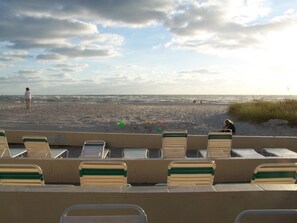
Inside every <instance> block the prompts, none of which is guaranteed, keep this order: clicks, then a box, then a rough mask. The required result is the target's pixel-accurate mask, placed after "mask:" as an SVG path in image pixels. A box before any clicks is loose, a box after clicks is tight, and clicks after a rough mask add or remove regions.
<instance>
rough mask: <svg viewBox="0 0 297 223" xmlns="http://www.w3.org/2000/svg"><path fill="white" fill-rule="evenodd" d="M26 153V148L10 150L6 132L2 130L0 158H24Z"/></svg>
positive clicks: (0, 134)
mask: <svg viewBox="0 0 297 223" xmlns="http://www.w3.org/2000/svg"><path fill="white" fill-rule="evenodd" d="M26 152H27V150H26V149H24V148H9V145H8V142H7V138H6V134H5V131H4V130H3V129H0V158H15V157H22V156H23V155H24V154H25V153H26Z"/></svg>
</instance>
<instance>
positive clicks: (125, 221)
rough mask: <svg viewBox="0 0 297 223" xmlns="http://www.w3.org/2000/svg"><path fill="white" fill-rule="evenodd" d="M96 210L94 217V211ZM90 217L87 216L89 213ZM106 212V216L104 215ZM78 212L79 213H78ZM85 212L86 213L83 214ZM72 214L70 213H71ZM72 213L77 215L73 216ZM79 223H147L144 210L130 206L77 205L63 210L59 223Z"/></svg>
mask: <svg viewBox="0 0 297 223" xmlns="http://www.w3.org/2000/svg"><path fill="white" fill-rule="evenodd" d="M95 209H97V210H98V213H97V214H98V215H95V213H94V210H95ZM91 210H92V215H90V214H89V215H87V213H88V212H86V211H91ZM104 210H106V211H108V215H106V214H105V213H104ZM78 211H79V212H78ZM83 211H85V212H86V213H84V212H83ZM71 212H72V213H71ZM74 212H76V213H77V212H78V213H79V215H78V214H76V215H74V214H73V213H74ZM81 222H90V223H95V222H102V223H104V222H105V223H107V222H110V223H111V222H113V223H147V222H148V220H147V216H146V214H145V212H144V210H143V209H142V208H141V207H139V206H137V205H132V204H78V205H73V206H70V207H68V208H67V209H65V210H64V212H63V214H62V216H61V219H60V223H81Z"/></svg>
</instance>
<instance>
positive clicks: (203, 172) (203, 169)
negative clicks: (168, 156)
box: [167, 161, 216, 186]
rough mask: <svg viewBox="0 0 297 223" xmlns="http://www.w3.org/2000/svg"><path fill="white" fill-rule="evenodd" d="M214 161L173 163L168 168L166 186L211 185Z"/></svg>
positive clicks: (214, 166) (214, 167) (214, 168)
mask: <svg viewBox="0 0 297 223" xmlns="http://www.w3.org/2000/svg"><path fill="white" fill-rule="evenodd" d="M215 170H216V164H215V162H214V161H173V162H171V163H170V164H169V166H168V176H167V185H168V186H194V185H213V180H214V175H215Z"/></svg>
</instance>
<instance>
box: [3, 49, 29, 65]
mask: <svg viewBox="0 0 297 223" xmlns="http://www.w3.org/2000/svg"><path fill="white" fill-rule="evenodd" d="M29 57H31V56H30V55H29V53H28V52H27V51H16V52H4V53H3V55H2V56H1V57H0V60H1V61H6V62H8V61H21V60H25V59H28V58H29Z"/></svg>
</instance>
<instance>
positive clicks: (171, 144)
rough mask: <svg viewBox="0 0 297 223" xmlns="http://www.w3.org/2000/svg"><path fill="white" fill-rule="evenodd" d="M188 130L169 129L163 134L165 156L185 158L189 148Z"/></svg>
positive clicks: (163, 153) (163, 152)
mask: <svg viewBox="0 0 297 223" xmlns="http://www.w3.org/2000/svg"><path fill="white" fill-rule="evenodd" d="M187 136H188V133H187V131H186V130H167V131H164V132H163V135H162V137H163V138H162V157H163V158H185V157H186V150H187Z"/></svg>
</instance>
